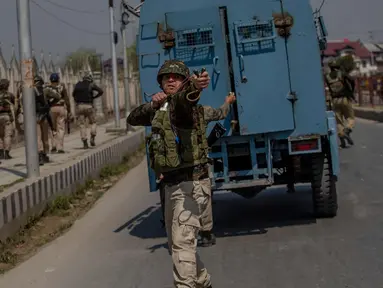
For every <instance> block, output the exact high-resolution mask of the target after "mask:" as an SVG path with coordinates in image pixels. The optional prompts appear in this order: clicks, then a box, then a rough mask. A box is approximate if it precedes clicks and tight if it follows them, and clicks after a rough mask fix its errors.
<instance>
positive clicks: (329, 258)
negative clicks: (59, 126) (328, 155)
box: [0, 121, 383, 288]
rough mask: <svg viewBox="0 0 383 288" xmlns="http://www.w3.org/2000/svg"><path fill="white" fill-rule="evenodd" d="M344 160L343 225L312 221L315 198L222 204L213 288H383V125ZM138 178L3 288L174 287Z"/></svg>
mask: <svg viewBox="0 0 383 288" xmlns="http://www.w3.org/2000/svg"><path fill="white" fill-rule="evenodd" d="M357 124H358V126H357V129H356V131H355V141H356V145H355V147H353V148H352V149H347V150H343V151H342V152H341V154H342V155H341V156H342V164H341V166H342V167H341V168H342V174H341V177H340V182H339V185H338V189H339V198H340V211H339V216H338V217H337V218H335V219H332V220H317V221H315V220H312V219H310V217H309V214H310V210H311V202H310V194H309V191H308V190H307V189H304V188H302V189H299V190H298V193H297V194H295V195H287V194H285V193H284V191H283V190H284V189H283V190H278V189H275V190H273V191H270V193H267V194H261V195H259V196H258V197H257V198H256V199H253V200H244V199H242V198H240V197H239V196H236V195H231V194H222V195H217V197H216V199H215V201H216V204H215V214H216V215H215V220H216V222H217V224H216V231H217V234H218V239H217V240H218V242H217V245H216V246H214V247H211V248H204V249H202V250H201V251H202V252H201V256H202V258H203V260H204V261H205V262H206V265H207V267H208V268H209V270H210V271H211V273H212V275H213V281H214V282H213V285H214V287H215V288H218V287H220V288H226V287H227V288H229V287H234V285H235V287H246V288H249V287H250V288H251V287H268V288H273V287H278V288H279V287H281V288H308V287H310V288H313V287H325V288H341V287H342V288H344V287H348V288H365V287H371V288H379V287H383V284H382V283H383V282H382V279H383V207H382V206H383V205H382V204H383V185H382V178H383V145H382V143H383V125H382V124H373V123H369V122H367V121H358V122H357ZM147 191H148V186H147V182H146V165H145V162H142V163H141V165H139V166H138V167H136V168H135V169H134V170H132V171H131V172H130V173H129V174H128V175H127V176H126V177H125V178H124V179H123V180H122V181H121V182H120V183H118V185H116V186H115V187H114V188H113V189H112V190H111V191H110V193H108V194H107V195H105V197H104V198H102V199H101V201H100V202H99V203H98V204H97V206H96V207H95V208H94V209H93V210H91V211H90V212H89V213H88V214H87V215H86V216H85V217H84V218H83V219H81V220H79V221H78V222H77V223H76V225H75V226H74V227H73V229H72V230H71V231H70V232H68V233H67V234H66V235H64V236H63V237H61V238H59V239H57V240H56V241H54V242H53V243H52V244H50V245H49V246H47V247H46V248H45V249H44V250H42V251H41V252H40V253H39V254H37V255H36V256H35V257H33V258H31V259H30V260H29V261H27V262H26V263H24V264H23V265H21V266H19V267H18V268H16V269H14V270H13V271H11V272H10V273H8V274H6V275H5V276H4V277H2V278H0V287H7V288H20V287H33V288H68V287H73V288H84V287H92V288H106V287H108V288H114V287H116V288H119V287H121V288H122V287H123V288H130V287H131V288H133V287H142V288H152V287H153V288H155V287H156V288H157V287H172V274H171V259H170V257H169V255H168V254H167V250H166V249H165V247H164V244H165V242H166V239H165V234H164V232H163V230H162V229H161V227H160V224H159V221H158V219H159V215H160V212H159V210H158V195H157V194H153V193H148V192H147Z"/></svg>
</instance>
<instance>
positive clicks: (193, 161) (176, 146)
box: [148, 102, 209, 173]
mask: <svg viewBox="0 0 383 288" xmlns="http://www.w3.org/2000/svg"><path fill="white" fill-rule="evenodd" d="M169 106H170V104H169V102H165V103H164V104H163V106H162V107H161V108H160V109H159V110H157V111H156V113H155V116H154V118H153V120H152V133H151V134H150V135H149V138H148V146H149V149H148V150H149V158H150V167H151V168H152V169H153V170H154V171H155V172H156V173H165V172H170V171H174V170H178V169H182V168H188V167H193V166H196V165H199V164H206V163H207V162H208V149H209V146H208V144H207V139H206V135H205V132H206V124H205V120H204V111H203V106H202V105H197V106H195V107H194V109H195V110H194V112H193V113H197V115H198V117H196V118H197V119H198V120H197V123H196V124H195V125H194V126H193V128H190V129H184V128H179V127H174V125H172V123H171V120H170V109H169Z"/></svg>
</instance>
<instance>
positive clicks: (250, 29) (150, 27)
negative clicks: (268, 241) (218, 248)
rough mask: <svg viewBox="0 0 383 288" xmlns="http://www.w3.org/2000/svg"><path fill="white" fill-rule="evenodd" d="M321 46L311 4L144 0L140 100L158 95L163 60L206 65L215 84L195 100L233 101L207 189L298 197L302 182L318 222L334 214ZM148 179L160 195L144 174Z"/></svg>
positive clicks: (332, 148) (333, 143) (331, 133)
mask: <svg viewBox="0 0 383 288" xmlns="http://www.w3.org/2000/svg"><path fill="white" fill-rule="evenodd" d="M325 40H326V30H325V27H324V22H323V19H322V18H321V17H320V16H316V14H315V11H313V9H312V7H311V5H310V3H309V0H301V1H296V0H280V1H270V0H259V1H254V0H236V1H233V0H193V1H179V0H166V1H165V0H146V1H145V2H144V3H143V5H142V7H141V11H140V22H139V32H138V35H137V54H138V57H139V72H140V79H141V80H140V81H141V89H142V97H143V100H144V102H147V101H150V100H151V99H150V97H149V96H148V95H152V94H153V93H155V92H158V91H159V87H158V83H157V82H156V75H157V72H158V70H159V68H160V66H161V65H162V64H163V63H164V61H165V60H168V59H178V60H181V61H184V62H185V63H186V65H188V66H189V68H190V70H191V71H193V70H199V71H200V70H201V69H203V68H205V69H206V70H207V71H208V72H209V75H210V77H211V84H210V86H209V88H208V89H206V91H204V92H203V93H202V96H201V99H200V102H199V103H201V104H204V105H210V106H212V107H215V108H218V107H219V106H221V105H222V103H223V102H224V99H225V97H226V96H227V95H228V94H229V92H234V93H235V94H236V96H237V101H236V103H235V104H233V105H232V107H231V111H230V114H229V115H228V117H227V118H226V119H225V120H223V121H221V122H220V124H221V125H222V126H223V127H224V129H225V130H224V131H225V133H224V135H223V136H222V137H221V138H219V139H217V140H216V141H215V142H214V144H212V145H211V147H210V148H211V151H210V155H209V156H210V158H211V159H212V165H211V171H210V178H211V182H212V188H213V191H217V190H225V191H232V192H234V193H237V194H239V195H242V196H243V197H246V198H251V197H254V196H255V195H257V193H258V192H260V191H262V190H264V189H265V188H267V187H270V186H273V185H287V187H289V190H291V191H294V184H296V183H308V184H311V188H312V196H313V197H312V199H313V210H314V212H315V214H316V216H317V217H334V216H335V215H336V214H337V209H338V204H337V192H336V181H337V176H338V173H339V155H338V153H339V152H338V143H337V141H338V139H337V132H336V121H335V117H334V113H333V112H332V111H327V109H326V99H325V90H324V80H323V75H322V64H321V63H322V62H321V50H323V49H324V48H325V45H326V41H325ZM214 125H215V123H212V124H209V126H208V131H207V135H209V134H210V133H211V132H212V131H213V128H214ZM146 133H150V127H147V130H146ZM149 182H150V190H151V191H157V182H156V177H155V174H154V172H153V171H152V170H151V169H150V168H149ZM266 192H267V190H266Z"/></svg>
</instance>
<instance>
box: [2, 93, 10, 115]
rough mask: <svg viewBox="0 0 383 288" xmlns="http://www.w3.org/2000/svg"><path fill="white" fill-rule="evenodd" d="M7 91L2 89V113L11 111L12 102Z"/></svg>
mask: <svg viewBox="0 0 383 288" xmlns="http://www.w3.org/2000/svg"><path fill="white" fill-rule="evenodd" d="M10 100H11V99H10V97H9V93H8V92H7V91H0V113H11V102H10Z"/></svg>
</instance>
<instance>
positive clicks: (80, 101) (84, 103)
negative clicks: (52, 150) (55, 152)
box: [72, 74, 104, 149]
mask: <svg viewBox="0 0 383 288" xmlns="http://www.w3.org/2000/svg"><path fill="white" fill-rule="evenodd" d="M83 82H89V91H87V92H86V94H87V95H84V96H85V97H84V98H80V97H78V96H76V93H77V91H76V87H75V89H74V90H73V93H72V94H73V98H74V100H75V102H76V116H77V121H78V124H79V126H80V135H81V140H82V142H83V144H84V148H85V149H87V148H88V147H89V146H88V137H87V132H86V126H85V124H86V119H88V123H89V125H91V128H90V145H91V146H95V145H96V144H95V137H96V135H97V124H96V113H95V109H94V107H93V100H94V99H96V98H98V97H100V96H101V95H102V94H104V91H103V90H102V89H101V88H100V87H98V86H97V85H96V84H95V83H94V82H93V77H92V75H90V74H87V75H85V76H84V78H83ZM79 84H82V82H78V83H77V85H79ZM77 85H76V86H77ZM93 91H96V92H97V94H96V95H93Z"/></svg>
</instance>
